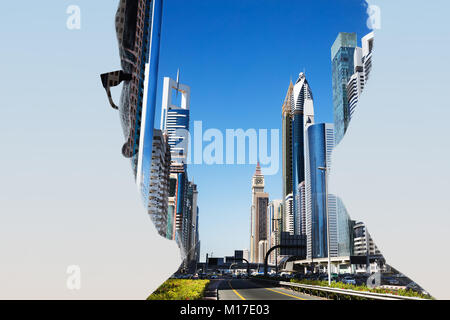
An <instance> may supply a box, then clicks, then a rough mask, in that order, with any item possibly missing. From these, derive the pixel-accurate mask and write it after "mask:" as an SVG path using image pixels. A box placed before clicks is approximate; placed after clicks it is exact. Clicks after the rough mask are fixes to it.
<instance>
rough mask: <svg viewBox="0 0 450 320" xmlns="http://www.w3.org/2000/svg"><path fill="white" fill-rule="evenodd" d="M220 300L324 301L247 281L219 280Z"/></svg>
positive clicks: (261, 283)
mask: <svg viewBox="0 0 450 320" xmlns="http://www.w3.org/2000/svg"><path fill="white" fill-rule="evenodd" d="M219 281H220V283H219V284H218V299H219V300H323V299H322V298H319V297H312V296H309V295H305V294H301V293H299V292H296V291H292V290H289V289H284V288H280V287H275V286H272V285H270V284H265V283H263V282H255V281H251V280H247V279H223V280H219Z"/></svg>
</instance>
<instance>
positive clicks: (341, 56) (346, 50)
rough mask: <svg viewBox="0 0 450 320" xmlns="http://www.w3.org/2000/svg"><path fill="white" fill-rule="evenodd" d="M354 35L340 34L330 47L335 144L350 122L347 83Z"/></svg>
mask: <svg viewBox="0 0 450 320" xmlns="http://www.w3.org/2000/svg"><path fill="white" fill-rule="evenodd" d="M356 45H357V40H356V33H345V32H341V33H339V35H338V36H337V38H336V40H335V42H334V44H333V46H332V47H331V65H332V84H333V108H334V127H335V135H336V143H339V142H340V141H341V140H342V138H343V137H344V134H345V132H346V130H347V127H348V124H349V121H350V108H349V103H348V98H347V83H348V81H349V79H350V77H351V76H352V75H353V70H354V62H353V54H354V52H355V48H356Z"/></svg>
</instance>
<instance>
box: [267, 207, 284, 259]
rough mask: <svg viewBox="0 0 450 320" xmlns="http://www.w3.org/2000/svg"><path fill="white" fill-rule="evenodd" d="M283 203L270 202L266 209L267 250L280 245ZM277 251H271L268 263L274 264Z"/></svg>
mask: <svg viewBox="0 0 450 320" xmlns="http://www.w3.org/2000/svg"><path fill="white" fill-rule="evenodd" d="M282 210H283V202H282V201H281V200H272V201H270V202H269V205H268V207H267V241H268V249H270V248H272V247H274V246H276V245H279V244H280V237H281V225H282V221H281V220H282V219H281V217H282ZM277 253H279V250H275V251H272V253H271V255H270V260H269V261H270V263H272V264H273V263H275V257H276V256H277Z"/></svg>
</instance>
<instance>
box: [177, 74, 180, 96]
mask: <svg viewBox="0 0 450 320" xmlns="http://www.w3.org/2000/svg"><path fill="white" fill-rule="evenodd" d="M178 91H180V68H178V70H177V98H178Z"/></svg>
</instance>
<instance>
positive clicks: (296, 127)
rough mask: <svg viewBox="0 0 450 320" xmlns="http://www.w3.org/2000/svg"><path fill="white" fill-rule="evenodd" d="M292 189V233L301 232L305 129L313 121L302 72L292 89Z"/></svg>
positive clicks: (310, 98)
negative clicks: (301, 187) (300, 188)
mask: <svg viewBox="0 0 450 320" xmlns="http://www.w3.org/2000/svg"><path fill="white" fill-rule="evenodd" d="M291 107H292V111H291V114H292V151H293V159H292V189H293V200H294V206H293V210H294V234H296V235H299V234H301V230H302V225H301V205H302V204H301V198H302V197H301V193H300V192H299V187H300V184H301V183H302V182H303V181H305V130H306V128H307V127H308V126H310V125H311V124H313V123H314V102H313V95H312V92H311V89H310V87H309V84H308V81H307V80H306V77H305V74H304V73H303V72H302V73H300V74H299V77H298V79H297V81H296V83H295V85H294V88H293V90H292V100H291Z"/></svg>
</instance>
